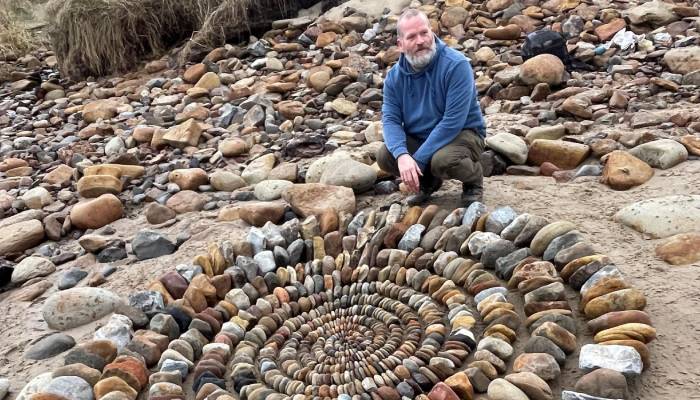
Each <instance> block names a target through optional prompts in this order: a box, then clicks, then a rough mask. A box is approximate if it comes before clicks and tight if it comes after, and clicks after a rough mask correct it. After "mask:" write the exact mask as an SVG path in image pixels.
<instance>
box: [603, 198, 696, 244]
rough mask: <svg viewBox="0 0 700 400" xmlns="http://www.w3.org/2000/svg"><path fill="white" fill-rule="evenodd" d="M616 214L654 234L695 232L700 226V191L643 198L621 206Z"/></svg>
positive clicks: (621, 221)
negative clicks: (698, 193)
mask: <svg viewBox="0 0 700 400" xmlns="http://www.w3.org/2000/svg"><path fill="white" fill-rule="evenodd" d="M614 218H615V221H617V222H620V223H622V224H625V225H627V226H629V227H631V228H633V229H635V230H637V231H639V232H642V233H646V234H648V235H650V236H652V237H654V238H665V237H668V236H673V235H676V234H679V233H686V232H692V231H695V230H697V229H698V226H700V195H678V196H667V197H658V198H654V199H648V200H643V201H640V202H637V203H634V204H630V205H629V206H627V207H625V208H623V209H621V210H620V211H618V212H617V214H615V217H614Z"/></svg>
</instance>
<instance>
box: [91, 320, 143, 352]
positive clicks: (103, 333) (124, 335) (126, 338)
mask: <svg viewBox="0 0 700 400" xmlns="http://www.w3.org/2000/svg"><path fill="white" fill-rule="evenodd" d="M132 326H133V323H132V322H131V320H130V319H129V318H128V317H127V316H125V315H121V314H114V315H112V317H111V318H110V319H109V321H108V322H107V324H106V325H105V326H103V327H102V328H100V329H98V330H97V331H96V332H95V335H94V336H93V338H94V339H96V340H99V339H105V340H110V341H112V342H113V343H114V345H115V346H117V349H118V350H119V351H121V350H122V349H124V348H125V347H126V345H128V344H129V342H130V341H131V336H132V332H131V328H132Z"/></svg>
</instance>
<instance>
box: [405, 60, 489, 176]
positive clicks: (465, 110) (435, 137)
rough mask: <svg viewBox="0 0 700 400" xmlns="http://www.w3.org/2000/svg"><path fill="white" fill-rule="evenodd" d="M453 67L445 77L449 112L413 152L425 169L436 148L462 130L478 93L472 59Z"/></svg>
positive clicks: (446, 102) (438, 148) (449, 140)
mask: <svg viewBox="0 0 700 400" xmlns="http://www.w3.org/2000/svg"><path fill="white" fill-rule="evenodd" d="M449 71H450V72H449V73H448V75H447V76H446V77H445V79H447V94H446V96H447V98H446V99H445V112H444V113H443V115H442V119H441V120H440V122H439V123H438V124H437V125H435V128H433V130H432V132H430V135H429V136H428V138H427V139H426V140H425V142H423V144H422V145H421V146H420V147H419V148H418V150H417V151H416V153H415V154H414V155H413V158H414V159H415V160H416V162H417V163H418V164H419V165H420V167H421V169H425V167H426V166H427V165H428V163H429V162H430V159H431V158H432V157H433V154H435V152H437V151H438V150H440V149H441V148H442V147H444V146H445V145H447V144H449V143H450V142H451V141H452V140H454V138H456V137H457V135H458V134H459V132H461V131H462V129H463V127H464V121H466V119H467V115H468V114H469V101H470V99H471V98H472V97H473V96H474V94H475V90H476V88H475V86H474V75H473V73H472V68H471V66H470V65H469V61H467V60H465V61H464V62H459V63H457V65H455V66H454V68H451V69H450V70H449Z"/></svg>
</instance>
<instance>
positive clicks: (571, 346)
mask: <svg viewBox="0 0 700 400" xmlns="http://www.w3.org/2000/svg"><path fill="white" fill-rule="evenodd" d="M532 335H534V336H543V337H546V338H547V339H549V340H551V341H552V342H554V344H556V345H557V346H559V348H561V349H562V350H563V351H564V353H566V354H571V353H573V352H574V350H576V336H574V335H573V334H572V333H571V332H569V331H567V330H566V329H564V328H562V327H561V326H559V325H557V324H555V323H554V322H549V321H547V322H545V323H543V324H542V325H540V326H539V327H537V329H535V330H534V331H533V332H532Z"/></svg>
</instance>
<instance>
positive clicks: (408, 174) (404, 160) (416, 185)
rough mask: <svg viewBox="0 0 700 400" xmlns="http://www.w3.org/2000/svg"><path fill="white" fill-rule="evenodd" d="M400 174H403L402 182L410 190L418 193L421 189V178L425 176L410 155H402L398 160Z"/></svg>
mask: <svg viewBox="0 0 700 400" xmlns="http://www.w3.org/2000/svg"><path fill="white" fill-rule="evenodd" d="M398 163H399V172H401V180H402V181H403V183H405V184H406V186H408V190H410V191H411V192H414V193H417V192H418V190H419V189H420V182H419V180H418V177H419V176H423V173H422V172H421V170H420V167H419V166H418V164H417V163H416V160H414V159H413V157H411V156H410V155H408V154H402V155H400V156H399V159H398Z"/></svg>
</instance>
